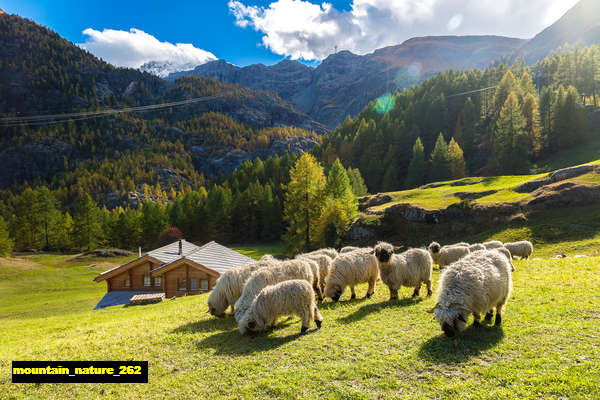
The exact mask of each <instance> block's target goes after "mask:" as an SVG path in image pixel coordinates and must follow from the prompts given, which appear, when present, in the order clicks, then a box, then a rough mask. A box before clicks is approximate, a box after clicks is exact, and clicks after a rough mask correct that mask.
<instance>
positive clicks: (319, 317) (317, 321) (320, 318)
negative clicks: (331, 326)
mask: <svg viewBox="0 0 600 400" xmlns="http://www.w3.org/2000/svg"><path fill="white" fill-rule="evenodd" d="M314 315H315V324H317V328H318V329H321V324H322V323H323V316H322V315H321V313H320V312H319V309H318V308H317V306H315V309H314Z"/></svg>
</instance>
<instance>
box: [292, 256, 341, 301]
mask: <svg viewBox="0 0 600 400" xmlns="http://www.w3.org/2000/svg"><path fill="white" fill-rule="evenodd" d="M299 256H302V257H306V258H309V259H312V260H314V261H316V262H317V264H319V284H320V288H321V293H324V292H325V278H327V275H329V271H330V270H331V263H332V262H333V260H332V259H331V257H329V256H327V255H325V254H320V253H316V254H314V253H307V254H300V255H299ZM297 257H298V256H297Z"/></svg>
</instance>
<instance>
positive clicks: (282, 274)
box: [235, 260, 315, 323]
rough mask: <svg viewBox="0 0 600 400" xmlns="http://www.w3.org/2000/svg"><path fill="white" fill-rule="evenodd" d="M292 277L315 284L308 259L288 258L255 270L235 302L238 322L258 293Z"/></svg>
mask: <svg viewBox="0 0 600 400" xmlns="http://www.w3.org/2000/svg"><path fill="white" fill-rule="evenodd" d="M292 279H302V280H305V281H306V282H308V283H310V284H311V286H312V285H313V283H314V279H315V278H314V275H313V272H312V267H311V265H310V263H309V262H308V261H307V260H287V261H283V262H280V263H278V264H277V265H274V266H272V267H270V268H262V269H259V270H258V271H255V272H253V273H252V275H250V278H249V279H248V281H247V282H246V284H245V285H244V289H243V290H242V295H241V296H240V298H239V299H238V301H237V302H236V303H235V320H236V321H237V322H238V323H239V322H240V321H241V319H242V317H243V316H244V314H245V313H246V311H248V309H249V308H250V305H251V304H252V301H253V300H254V298H255V297H256V295H257V294H258V293H259V292H260V291H261V290H262V289H263V288H264V287H266V286H269V285H275V284H277V283H279V282H283V281H289V280H292Z"/></svg>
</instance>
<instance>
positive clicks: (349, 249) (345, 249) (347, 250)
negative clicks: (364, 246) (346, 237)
mask: <svg viewBox="0 0 600 400" xmlns="http://www.w3.org/2000/svg"><path fill="white" fill-rule="evenodd" d="M356 250H360V247H355V246H346V247H342V248H341V250H340V254H344V253H350V252H353V251H356Z"/></svg>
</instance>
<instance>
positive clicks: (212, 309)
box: [207, 289, 229, 318]
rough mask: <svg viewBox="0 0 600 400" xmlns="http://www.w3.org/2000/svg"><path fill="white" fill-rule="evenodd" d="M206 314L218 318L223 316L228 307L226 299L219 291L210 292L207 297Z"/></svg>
mask: <svg viewBox="0 0 600 400" xmlns="http://www.w3.org/2000/svg"><path fill="white" fill-rule="evenodd" d="M207 303H208V312H209V313H210V315H212V316H214V317H218V318H223V317H224V316H225V310H226V309H227V307H229V304H228V303H227V298H226V297H225V295H224V294H223V293H222V292H221V291H220V290H214V289H213V291H212V292H210V295H209V296H208V300H207Z"/></svg>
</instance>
